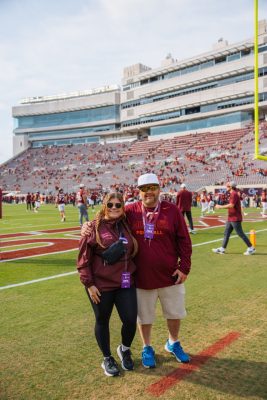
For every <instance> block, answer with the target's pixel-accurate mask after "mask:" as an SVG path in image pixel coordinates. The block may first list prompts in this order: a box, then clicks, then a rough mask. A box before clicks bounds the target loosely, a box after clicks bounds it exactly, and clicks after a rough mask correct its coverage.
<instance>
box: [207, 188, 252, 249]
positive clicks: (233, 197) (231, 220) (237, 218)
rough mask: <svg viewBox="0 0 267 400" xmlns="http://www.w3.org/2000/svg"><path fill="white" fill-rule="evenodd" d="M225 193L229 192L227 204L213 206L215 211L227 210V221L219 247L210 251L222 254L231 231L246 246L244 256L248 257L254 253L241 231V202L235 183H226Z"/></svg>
mask: <svg viewBox="0 0 267 400" xmlns="http://www.w3.org/2000/svg"><path fill="white" fill-rule="evenodd" d="M226 190H227V192H230V198H229V204H225V205H219V204H217V205H216V206H215V208H216V209H218V210H220V209H223V208H226V209H228V219H227V222H226V225H225V230H224V239H223V243H222V246H221V247H218V248H217V249H212V251H213V253H217V254H224V253H225V249H226V247H227V244H228V241H229V238H230V236H231V233H232V232H233V230H235V231H236V233H237V234H238V236H239V237H240V238H241V239H242V240H243V241H244V242H245V243H246V245H247V246H248V248H247V250H246V251H245V253H244V255H245V256H250V255H252V254H254V253H255V251H256V250H255V248H254V247H253V246H252V244H251V242H250V240H249V239H248V237H247V236H246V235H245V233H244V232H243V229H242V212H241V202H240V196H239V195H238V193H237V189H236V183H235V182H233V181H232V182H228V183H227V184H226Z"/></svg>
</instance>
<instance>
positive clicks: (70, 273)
mask: <svg viewBox="0 0 267 400" xmlns="http://www.w3.org/2000/svg"><path fill="white" fill-rule="evenodd" d="M265 231H267V228H266V229H260V230H258V231H256V233H259V232H265ZM246 233H247V234H248V233H249V232H246ZM237 237H238V236H237V235H234V236H231V237H230V239H234V238H237ZM221 240H222V238H221V239H215V240H210V241H209V242H203V243H197V244H193V246H192V247H197V246H204V245H206V244H210V243H215V242H220V241H221ZM67 251H70V250H67ZM67 251H66V252H67ZM61 253H63V252H61ZM50 254H53V253H50ZM74 274H77V271H73V272H67V273H65V274H60V275H53V276H48V277H46V278H40V279H35V280H33V281H27V282H22V283H16V284H14V285H8V286H0V290H4V289H10V288H13V287H17V286H25V285H30V284H32V283H38V282H43V281H48V280H49V279H55V278H61V277H63V276H68V275H74Z"/></svg>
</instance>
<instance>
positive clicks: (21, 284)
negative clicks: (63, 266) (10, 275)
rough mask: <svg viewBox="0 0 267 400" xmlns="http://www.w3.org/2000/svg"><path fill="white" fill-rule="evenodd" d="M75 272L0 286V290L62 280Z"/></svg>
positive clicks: (75, 272)
mask: <svg viewBox="0 0 267 400" xmlns="http://www.w3.org/2000/svg"><path fill="white" fill-rule="evenodd" d="M77 272H78V271H73V272H66V273H65V274H59V275H53V276H47V277H46V278H40V279H34V280H33V281H27V282H21V283H15V284H14V285H8V286H1V287H0V290H4V289H10V288H13V287H17V286H25V285H31V284H32V283H37V282H43V281H48V280H49V279H55V278H62V277H63V276H68V275H74V274H77Z"/></svg>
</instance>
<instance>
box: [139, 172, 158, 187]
mask: <svg viewBox="0 0 267 400" xmlns="http://www.w3.org/2000/svg"><path fill="white" fill-rule="evenodd" d="M144 185H159V180H158V177H157V175H155V174H143V175H140V176H139V178H138V182H137V186H138V187H140V186H144Z"/></svg>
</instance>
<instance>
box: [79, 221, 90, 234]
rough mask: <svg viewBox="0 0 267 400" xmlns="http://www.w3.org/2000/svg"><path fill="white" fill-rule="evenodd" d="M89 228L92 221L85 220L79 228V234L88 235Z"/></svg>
mask: <svg viewBox="0 0 267 400" xmlns="http://www.w3.org/2000/svg"><path fill="white" fill-rule="evenodd" d="M91 230H92V222H91V221H88V222H85V223H84V224H83V226H82V229H81V236H82V237H85V236H87V235H89V234H90V232H91Z"/></svg>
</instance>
